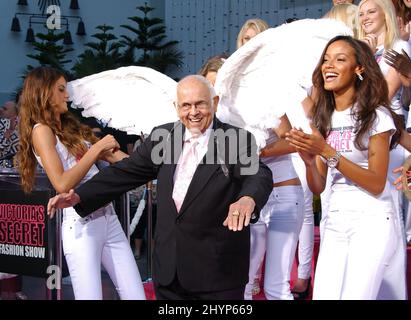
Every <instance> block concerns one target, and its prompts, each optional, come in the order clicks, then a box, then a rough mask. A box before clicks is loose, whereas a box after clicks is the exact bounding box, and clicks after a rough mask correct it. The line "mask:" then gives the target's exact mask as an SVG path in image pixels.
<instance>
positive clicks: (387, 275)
mask: <svg viewBox="0 0 411 320" xmlns="http://www.w3.org/2000/svg"><path fill="white" fill-rule="evenodd" d="M404 151H405V150H404V148H403V147H402V146H397V147H396V148H395V149H394V150H392V151H391V152H390V165H389V169H388V170H389V171H388V181H389V182H390V188H391V194H392V197H393V200H394V204H395V216H394V219H395V220H396V224H395V225H396V227H397V230H396V233H397V235H398V242H397V247H396V248H395V253H394V255H393V256H392V258H391V259H390V261H389V263H388V264H387V265H386V268H385V272H384V276H383V281H382V284H381V288H380V291H379V292H378V296H377V299H378V300H407V296H408V294H407V276H406V274H407V243H406V242H407V240H406V235H405V229H404V220H403V219H404V202H403V200H404V199H403V198H404V195H403V193H402V192H401V191H398V190H397V189H396V187H395V186H394V185H393V182H394V180H395V179H396V178H397V177H398V174H394V173H393V172H392V171H393V170H394V169H395V168H398V167H399V166H402V165H403V163H404V159H405V153H404ZM375 236H378V234H377V233H376V234H375Z"/></svg>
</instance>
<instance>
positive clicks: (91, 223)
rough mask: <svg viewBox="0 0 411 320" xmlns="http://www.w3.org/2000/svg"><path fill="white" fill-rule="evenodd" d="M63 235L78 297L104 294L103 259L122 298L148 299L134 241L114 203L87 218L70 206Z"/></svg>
mask: <svg viewBox="0 0 411 320" xmlns="http://www.w3.org/2000/svg"><path fill="white" fill-rule="evenodd" d="M101 210H104V212H101ZM62 239H63V249H64V255H65V257H66V261H67V265H68V268H69V272H70V277H71V282H72V284H73V290H74V296H75V298H76V299H77V300H101V299H102V298H103V294H102V284H101V263H102V264H103V266H104V268H105V269H106V271H107V272H108V274H109V276H110V278H111V280H112V281H113V283H114V285H115V287H116V290H117V292H118V294H119V296H120V298H121V299H123V300H145V293H144V288H143V284H142V282H141V278H140V274H139V272H138V269H137V265H136V262H135V260H134V257H133V254H132V252H131V248H130V244H129V243H128V241H127V238H126V236H125V234H124V232H123V229H122V228H121V225H120V222H119V221H118V218H117V215H116V214H115V212H114V210H113V208H112V206H111V205H110V206H109V207H106V208H103V209H99V210H98V211H96V212H95V213H92V215H90V216H88V217H86V218H81V217H80V216H79V215H77V213H76V212H75V211H74V209H72V208H69V209H66V210H65V212H64V218H63V225H62Z"/></svg>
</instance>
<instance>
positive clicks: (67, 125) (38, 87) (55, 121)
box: [17, 67, 97, 192]
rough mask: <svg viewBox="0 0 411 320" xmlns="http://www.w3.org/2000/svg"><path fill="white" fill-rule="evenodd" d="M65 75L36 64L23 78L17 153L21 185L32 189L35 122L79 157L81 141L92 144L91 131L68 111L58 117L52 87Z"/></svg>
mask: <svg viewBox="0 0 411 320" xmlns="http://www.w3.org/2000/svg"><path fill="white" fill-rule="evenodd" d="M62 77H63V78H65V79H66V77H65V75H64V74H63V73H62V72H60V71H58V70H56V69H53V68H50V67H39V68H36V69H33V70H32V71H30V73H29V74H28V75H27V77H26V79H25V80H24V85H23V91H22V94H21V98H20V121H19V135H20V148H19V151H18V153H17V160H18V168H19V171H20V176H21V182H22V188H23V190H24V191H25V192H30V191H31V190H32V189H33V185H34V182H35V170H36V158H35V156H34V153H33V142H32V132H33V127H34V125H35V124H37V123H40V124H44V125H47V126H48V127H50V129H51V130H52V131H53V133H54V134H55V135H56V136H57V137H58V138H59V139H60V141H61V142H62V143H63V145H64V146H66V147H67V149H68V151H69V152H70V153H71V154H72V155H74V156H75V157H77V158H79V157H81V156H83V155H84V153H86V152H87V146H86V144H85V141H89V142H91V143H95V142H96V141H97V139H96V138H95V137H94V136H93V134H92V131H91V129H90V128H88V127H87V126H85V125H82V124H81V123H80V122H79V121H78V120H77V119H76V118H75V117H74V116H73V115H72V114H70V112H67V113H65V114H62V115H61V116H59V115H58V114H57V113H56V106H55V105H54V104H53V101H52V97H53V88H54V86H55V84H56V83H57V81H58V80H59V79H60V78H62Z"/></svg>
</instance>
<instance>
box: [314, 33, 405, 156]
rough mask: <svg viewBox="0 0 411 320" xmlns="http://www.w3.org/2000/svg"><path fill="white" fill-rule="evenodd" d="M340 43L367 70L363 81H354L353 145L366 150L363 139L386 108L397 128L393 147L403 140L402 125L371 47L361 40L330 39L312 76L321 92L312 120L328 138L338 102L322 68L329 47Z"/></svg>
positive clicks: (315, 104)
mask: <svg viewBox="0 0 411 320" xmlns="http://www.w3.org/2000/svg"><path fill="white" fill-rule="evenodd" d="M337 41H345V42H346V43H347V44H348V45H350V46H351V47H352V48H353V49H354V51H355V56H356V61H357V64H358V65H359V66H362V67H363V68H364V72H363V73H362V76H363V78H364V79H363V80H362V81H361V80H360V79H358V78H357V79H356V80H355V97H354V99H353V100H354V101H352V103H353V104H354V103H355V104H356V108H355V110H353V111H354V113H353V114H352V117H353V120H354V122H355V123H356V124H355V132H356V137H355V141H354V144H355V146H356V147H357V148H358V149H360V150H365V149H366V146H365V145H364V138H365V137H366V135H367V134H368V133H369V132H370V130H371V129H372V126H373V124H374V121H375V119H376V117H377V113H376V110H377V108H380V107H381V108H384V109H386V110H387V112H388V113H389V114H391V115H392V117H393V119H394V122H395V126H396V128H397V131H396V133H395V134H394V136H393V138H392V141H391V146H390V147H391V148H393V147H394V146H395V145H396V144H397V142H398V141H399V138H400V137H401V129H400V128H401V123H400V119H399V117H398V116H397V115H396V114H395V113H394V112H393V111H392V109H391V106H390V101H389V98H388V86H387V82H386V81H385V78H384V76H383V74H382V72H381V70H380V68H379V66H378V64H377V62H376V61H375V59H374V55H373V53H372V52H371V49H370V47H369V46H368V45H367V44H366V43H364V42H362V41H359V40H356V39H354V38H352V37H349V36H337V37H335V38H333V39H331V40H330V41H329V42H328V44H327V45H326V47H325V49H324V51H323V53H322V55H321V59H320V61H319V63H318V65H317V67H316V68H315V70H314V73H313V85H314V87H315V88H316V89H317V90H318V94H317V95H316V98H315V101H314V107H313V110H312V118H313V124H314V126H315V127H316V128H317V129H318V130H319V131H320V133H321V134H322V135H323V137H324V138H326V137H327V136H328V135H329V133H330V131H331V118H332V115H333V112H334V110H335V99H334V94H333V92H332V91H328V90H326V89H325V87H324V78H323V74H322V65H323V62H324V56H325V54H326V52H327V50H328V47H329V46H330V45H331V44H332V43H334V42H337Z"/></svg>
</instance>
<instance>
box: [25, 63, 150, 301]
mask: <svg viewBox="0 0 411 320" xmlns="http://www.w3.org/2000/svg"><path fill="white" fill-rule="evenodd" d="M66 86H67V81H66V79H65V77H64V75H63V74H62V73H61V72H59V71H57V70H55V69H52V68H48V67H40V68H36V69H34V70H32V71H31V72H30V73H29V74H28V75H27V77H26V79H25V81H24V87H23V93H22V97H21V109H20V124H19V133H20V150H19V153H18V161H19V170H20V174H21V180H22V187H23V190H24V191H25V192H30V191H31V190H32V188H33V184H34V176H35V167H36V158H37V161H38V162H39V164H40V165H41V166H42V167H43V168H44V170H45V171H46V173H47V176H48V178H49V180H50V182H51V184H52V185H53V187H54V189H55V190H56V191H57V192H58V193H63V192H68V191H70V190H71V189H73V188H75V187H76V186H78V185H79V184H81V183H83V182H84V181H86V180H88V179H90V178H91V177H92V176H93V175H94V174H96V173H97V172H98V169H97V167H96V166H95V163H96V161H98V160H99V159H100V158H103V159H105V160H107V161H109V162H115V161H118V160H120V159H122V158H123V157H124V156H126V155H125V154H123V153H121V152H120V151H117V150H118V147H119V145H118V143H117V141H116V140H115V139H114V138H113V137H112V136H106V137H104V138H103V139H101V140H97V138H96V137H94V136H93V134H92V132H91V129H90V128H88V127H86V126H84V125H82V124H80V122H79V121H78V120H76V119H75V118H74V117H73V116H72V115H71V114H70V113H69V112H68V108H67V101H68V93H67V87H66ZM62 239H63V249H64V255H65V257H66V260H67V265H68V268H69V272H70V276H71V281H72V284H73V289H74V295H75V298H76V299H80V300H101V299H102V298H103V297H102V287H101V264H103V266H104V267H105V269H106V270H107V272H108V273H109V275H110V277H111V279H112V280H113V282H114V285H115V287H116V289H117V291H118V293H119V295H120V298H121V299H145V294H144V289H143V286H142V282H141V278H140V274H139V272H138V269H137V266H136V263H135V261H134V258H133V254H132V252H131V248H130V246H129V243H128V240H127V238H126V237H125V234H124V232H123V230H122V228H121V225H120V223H119V221H118V218H117V215H116V214H115V212H114V209H113V207H112V205H111V204H110V205H108V206H106V207H104V208H101V209H99V210H97V211H95V212H93V213H92V214H91V215H89V216H87V217H86V218H81V217H80V216H79V215H78V214H77V213H76V211H75V210H74V209H73V208H68V209H66V210H65V211H64V214H63V225H62Z"/></svg>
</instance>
